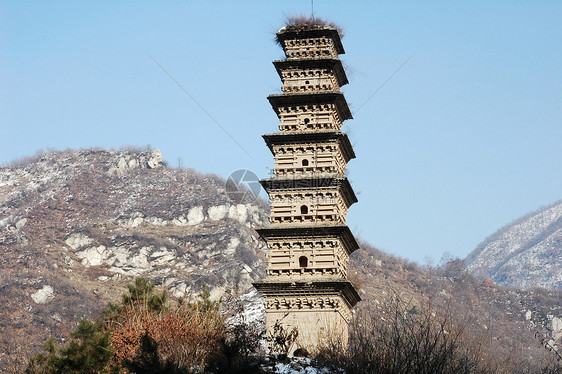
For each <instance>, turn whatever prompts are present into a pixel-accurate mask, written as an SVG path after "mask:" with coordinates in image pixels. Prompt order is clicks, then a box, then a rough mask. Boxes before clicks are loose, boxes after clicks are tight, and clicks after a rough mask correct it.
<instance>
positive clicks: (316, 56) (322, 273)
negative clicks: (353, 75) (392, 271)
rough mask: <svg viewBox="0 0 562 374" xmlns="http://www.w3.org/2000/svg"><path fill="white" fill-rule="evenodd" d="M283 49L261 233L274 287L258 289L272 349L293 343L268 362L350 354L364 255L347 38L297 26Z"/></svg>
mask: <svg viewBox="0 0 562 374" xmlns="http://www.w3.org/2000/svg"><path fill="white" fill-rule="evenodd" d="M313 20H314V19H313ZM277 41H278V42H279V44H280V45H281V47H282V48H283V51H284V53H285V56H286V58H285V59H284V60H280V61H274V62H273V65H274V66H275V69H276V70H277V73H278V74H279V77H280V78H281V80H282V82H283V86H282V93H281V94H273V95H270V96H269V97H268V100H269V102H270V104H271V106H272V107H273V110H274V111H275V113H276V114H277V116H278V117H279V121H280V123H279V132H276V133H273V134H267V135H263V138H264V139H265V142H266V143H267V146H268V147H269V149H270V150H271V153H272V154H273V156H274V159H275V166H274V168H273V177H272V178H269V179H263V180H261V181H260V183H261V184H262V186H263V187H264V189H265V190H266V191H267V193H268V195H269V198H270V201H271V212H270V217H269V225H267V226H265V227H261V228H259V229H257V232H258V233H259V235H260V236H261V238H262V239H263V240H264V241H265V242H266V243H267V248H268V254H269V256H268V257H269V258H268V265H267V276H266V278H265V279H263V280H261V281H259V282H256V283H254V286H255V287H256V289H257V290H258V291H259V292H260V294H261V295H262V296H263V297H264V299H265V310H266V334H267V337H268V341H269V342H271V341H275V340H276V335H279V334H281V335H283V334H284V336H281V337H280V338H282V339H285V338H287V339H286V340H289V341H288V342H285V343H286V344H288V345H287V346H286V347H285V349H286V352H275V347H274V345H271V344H270V345H269V346H268V350H269V352H270V353H286V354H288V355H290V356H292V355H295V354H297V355H298V354H302V353H312V352H314V350H315V348H317V347H318V344H319V342H322V341H325V339H334V338H335V339H337V340H338V341H339V342H340V343H341V344H342V345H343V346H345V345H347V333H348V324H349V322H350V319H351V310H352V308H353V306H354V305H355V304H357V302H359V301H360V297H359V295H358V294H357V291H356V290H355V288H354V287H353V285H352V284H351V282H349V280H348V279H347V266H348V261H349V255H350V254H351V253H352V252H353V251H355V250H356V249H358V247H359V246H358V244H357V241H356V240H355V238H354V236H353V234H352V233H351V231H350V229H349V228H348V226H347V225H346V221H345V218H346V214H347V211H348V209H349V207H350V206H351V204H353V203H355V202H357V198H356V196H355V193H354V192H353V189H352V188H351V185H350V183H349V181H348V180H347V178H346V176H345V171H346V166H347V162H348V161H349V160H351V159H353V158H355V154H354V152H353V149H352V146H351V143H350V141H349V138H348V137H347V135H346V134H345V133H343V132H342V131H341V127H342V124H343V122H344V121H345V120H347V119H351V118H352V115H351V112H350V110H349V107H348V105H347V102H346V100H345V97H344V95H343V93H342V92H341V91H340V88H341V87H342V86H343V85H345V84H347V83H348V81H347V77H346V74H345V71H344V68H343V66H342V62H341V61H340V60H339V59H338V55H340V54H343V53H345V51H344V49H343V46H342V43H341V39H340V33H339V31H338V29H337V28H336V27H333V26H330V25H326V24H324V23H320V24H318V23H316V24H313V23H311V24H308V25H304V27H302V26H301V27H296V26H295V25H288V26H286V27H284V28H282V29H281V30H279V32H278V33H277ZM288 336H289V337H288ZM277 343H279V342H277ZM285 343H283V342H282V344H285Z"/></svg>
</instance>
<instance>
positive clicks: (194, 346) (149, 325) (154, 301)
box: [26, 278, 259, 374]
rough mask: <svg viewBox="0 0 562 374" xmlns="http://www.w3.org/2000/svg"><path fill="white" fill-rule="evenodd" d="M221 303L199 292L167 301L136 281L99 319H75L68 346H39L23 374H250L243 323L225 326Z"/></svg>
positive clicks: (252, 366)
mask: <svg viewBox="0 0 562 374" xmlns="http://www.w3.org/2000/svg"><path fill="white" fill-rule="evenodd" d="M225 318H226V317H225V315H224V314H223V313H222V312H221V304H220V303H219V302H216V301H211V300H210V299H209V292H208V291H204V292H203V293H202V295H200V297H199V299H198V300H197V301H196V302H194V303H188V302H185V301H184V300H182V299H179V300H174V301H171V300H170V299H169V297H168V295H167V293H166V292H161V293H157V292H155V290H154V285H153V284H151V283H150V282H149V281H147V280H146V279H144V278H138V279H137V280H136V281H135V284H134V285H130V286H128V292H127V293H125V294H124V295H123V298H122V301H121V303H120V304H109V305H108V307H107V308H106V309H105V310H104V313H103V318H101V319H99V320H96V321H90V320H81V321H80V322H79V324H78V328H77V329H76V331H74V332H73V333H71V334H70V336H69V339H68V342H67V343H66V344H63V345H62V346H57V344H56V343H55V342H54V340H53V339H49V340H48V341H47V342H46V343H45V344H44V350H45V353H39V354H37V355H36V356H34V357H32V358H31V359H30V361H29V364H28V366H27V369H26V373H28V374H55V373H138V374H140V373H170V374H172V373H173V374H184V373H185V374H187V373H203V372H204V373H226V372H228V373H237V372H238V373H252V372H256V370H258V369H259V361H258V356H254V355H250V352H249V349H252V350H254V349H256V348H257V345H256V344H255V342H256V341H257V340H259V339H255V337H253V339H249V337H248V336H246V335H245V334H244V333H245V332H246V331H249V330H251V328H250V327H249V326H246V325H245V324H244V323H243V321H237V323H236V324H235V325H232V326H229V324H228V323H226V320H225Z"/></svg>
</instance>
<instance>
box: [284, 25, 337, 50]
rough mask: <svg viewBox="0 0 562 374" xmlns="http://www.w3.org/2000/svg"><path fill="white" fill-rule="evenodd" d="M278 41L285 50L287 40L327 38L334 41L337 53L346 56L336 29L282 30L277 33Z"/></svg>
mask: <svg viewBox="0 0 562 374" xmlns="http://www.w3.org/2000/svg"><path fill="white" fill-rule="evenodd" d="M276 36H277V41H278V42H279V44H281V47H282V48H283V50H285V44H284V43H285V40H287V39H302V38H321V37H327V38H330V39H332V40H333V41H334V46H335V48H336V52H337V53H338V54H340V55H343V54H345V50H344V49H343V44H342V43H341V38H340V34H339V33H338V30H337V29H335V28H331V27H330V28H318V29H307V30H283V29H282V30H281V31H279V32H278V33H277V35H276Z"/></svg>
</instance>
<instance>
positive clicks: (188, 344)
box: [26, 278, 562, 374]
mask: <svg viewBox="0 0 562 374" xmlns="http://www.w3.org/2000/svg"><path fill="white" fill-rule="evenodd" d="M438 311H439V312H438ZM230 312H231V313H230V316H231V318H229V319H227V315H226V314H225V312H224V310H221V303H220V302H216V301H211V300H210V298H209V292H208V291H206V290H204V291H203V293H202V294H201V295H200V296H199V298H198V300H197V301H195V302H193V303H189V302H186V301H185V300H182V299H178V300H171V299H170V298H169V297H168V295H167V293H166V292H156V291H155V289H154V285H153V284H152V283H150V282H149V281H147V280H146V279H144V278H138V279H137V280H136V281H135V283H134V284H133V285H130V286H128V291H127V292H126V293H125V294H124V295H123V297H122V301H121V303H119V304H109V305H108V306H107V307H106V308H105V310H104V312H103V317H102V318H100V319H98V320H95V321H90V320H81V321H80V322H79V323H78V327H77V329H76V330H75V331H74V332H73V333H71V334H69V336H68V341H67V342H65V343H63V344H62V345H60V346H59V345H57V344H56V342H55V341H54V340H53V339H52V338H51V339H49V340H47V342H46V343H45V344H44V350H45V352H44V353H39V354H37V355H35V356H34V357H32V358H31V359H30V361H29V363H28V366H27V369H26V373H28V374H55V373H139V374H140V373H170V374H191V373H193V374H194V373H263V372H266V370H268V369H267V368H266V367H265V366H264V365H263V363H264V362H265V357H264V354H263V351H261V350H260V348H261V343H260V342H261V341H262V340H263V338H264V336H263V333H262V332H260V331H258V330H257V329H256V328H255V326H251V325H249V324H248V323H245V320H244V314H243V310H242V308H241V306H240V305H239V306H238V308H237V309H235V310H233V311H232V310H231V311H230ZM233 313H234V317H233ZM227 320H229V321H233V322H230V323H229V322H227ZM468 326H469V323H468V321H462V320H458V319H455V318H454V314H453V313H452V312H451V309H450V308H449V306H448V305H436V304H435V305H434V304H432V302H431V300H429V299H428V301H427V302H426V303H421V304H420V303H413V302H412V301H411V300H410V301H406V300H402V299H400V297H399V296H398V295H393V297H391V298H389V299H388V300H387V301H386V302H379V303H369V305H367V306H364V307H363V308H362V309H361V310H360V312H359V313H357V314H356V316H355V318H354V320H353V323H352V325H351V332H350V342H349V346H348V347H345V348H344V347H342V345H341V342H340V341H338V340H337V339H330V338H328V339H326V340H325V341H324V342H322V344H321V348H320V349H319V351H318V352H316V353H315V356H316V357H315V361H312V362H311V364H312V365H320V366H322V367H324V368H325V369H328V370H330V371H331V372H345V373H348V374H355V373H358V374H359V373H380V374H386V373H388V374H391V373H417V374H419V373H428V374H430V373H432V374H439V373H444V374H445V373H459V374H465V373H466V374H469V373H481V374H504V373H518V374H532V373H542V374H551V373H552V374H554V373H562V366H561V363H560V356H559V355H558V354H557V353H556V352H553V354H552V355H550V356H549V357H547V358H548V359H546V360H545V359H542V360H539V359H537V361H536V362H532V363H529V362H521V361H518V360H517V357H502V356H498V355H495V354H494V353H493V352H492V351H491V350H489V349H487V348H486V344H483V342H482V341H481V340H479V339H478V338H477V337H476V336H475V335H474V334H472V333H471V332H470V331H469V329H468V328H467V327H468ZM267 338H268V339H266V340H267V341H270V340H271V339H269V338H274V337H267ZM282 356H283V355H279V356H277V357H275V358H274V359H275V360H280V361H283V360H286V358H285V357H282ZM270 369H271V368H270Z"/></svg>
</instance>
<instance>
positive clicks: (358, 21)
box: [0, 0, 562, 263]
mask: <svg viewBox="0 0 562 374" xmlns="http://www.w3.org/2000/svg"><path fill="white" fill-rule="evenodd" d="M310 12H311V2H310V1H309V0H302V1H301V0H299V1H296V0H292V1H269V0H266V1H237V2H234V1H159V2H156V1H154V2H148V1H120V2H115V1H79V2H77V1H56V2H55V1H0V164H5V163H7V162H9V161H11V160H13V159H16V158H20V157H23V156H26V155H32V154H33V153H35V151H36V150H38V149H44V150H48V149H67V148H73V149H77V148H82V147H92V146H96V147H104V148H119V147H121V146H122V145H140V146H144V145H148V144H150V145H151V146H152V147H153V148H155V149H159V150H161V151H162V153H163V156H164V158H165V159H166V160H168V161H169V163H170V165H171V166H177V165H178V163H179V160H181V163H182V165H183V166H184V167H192V168H195V169H197V170H200V171H202V172H205V173H215V174H218V175H220V176H223V177H227V176H228V175H229V174H230V173H231V172H233V171H235V170H237V169H242V168H246V169H250V170H252V171H254V172H255V173H256V174H258V175H259V176H260V177H267V176H268V170H269V168H270V167H271V166H272V164H273V158H272V156H271V155H270V153H269V151H268V149H267V147H266V146H265V144H264V142H263V141H262V139H261V134H264V133H271V132H274V131H276V129H277V127H276V126H277V124H278V121H277V117H276V116H275V114H274V112H273V110H272V109H271V107H270V105H269V103H268V102H267V100H266V97H267V95H268V94H271V93H278V92H280V86H281V82H280V80H279V77H278V76H277V74H276V72H275V69H274V67H273V65H272V64H271V61H272V60H276V59H281V58H283V53H282V50H281V49H280V48H279V47H278V46H277V45H276V44H275V43H274V41H273V38H274V34H275V31H276V30H277V29H279V27H281V26H282V24H283V19H284V16H286V15H297V14H310ZM314 12H315V15H316V16H319V17H324V18H326V19H329V20H331V21H334V22H336V23H338V24H340V25H341V26H342V27H343V28H344V29H345V32H346V35H345V37H344V39H343V43H344V47H345V49H346V52H347V53H346V54H345V55H342V56H341V58H342V60H344V62H345V65H346V67H347V72H348V76H349V78H350V84H349V85H348V86H346V87H344V93H345V94H346V98H347V100H348V102H349V104H350V107H351V109H352V111H353V112H354V118H355V119H353V120H351V121H348V123H347V124H346V125H345V130H346V131H347V132H348V133H349V134H350V137H351V140H352V143H353V144H354V147H355V151H356V154H357V159H355V160H353V161H351V162H350V164H349V178H350V180H351V182H352V185H353V186H354V188H355V190H356V192H357V193H358V198H359V203H358V204H356V205H355V206H353V207H352V208H351V210H350V213H349V215H348V224H349V225H350V227H351V228H352V230H353V231H354V233H355V234H356V236H358V237H360V238H363V239H365V240H367V241H369V242H370V243H372V244H373V245H375V246H377V247H379V248H381V249H383V250H385V251H387V252H389V253H391V254H394V255H398V256H402V257H405V258H408V259H411V260H415V261H417V262H420V263H423V262H424V261H425V260H426V258H432V259H433V260H434V261H435V262H438V261H439V259H440V258H441V256H442V254H443V253H445V252H449V253H451V254H453V255H455V256H459V257H464V256H466V254H468V252H470V251H471V250H472V249H474V247H475V246H476V245H477V244H478V243H479V242H480V241H482V240H483V239H484V238H485V237H486V236H487V235H489V234H491V233H493V232H494V231H495V230H496V229H498V228H499V227H501V226H503V225H505V224H507V223H508V222H510V221H511V220H513V219H515V218H517V217H519V216H521V215H523V214H525V213H527V212H529V211H531V210H534V209H536V208H538V207H539V206H541V205H546V204H550V203H552V202H554V201H556V200H559V199H561V198H562V173H561V166H560V165H561V161H562V69H561V66H562V27H561V26H560V20H561V19H562V3H560V2H555V1H512V2H504V1H471V2H460V1H458V2H457V1H441V2H437V1H435V2H434V1H428V2H419V1H405V2H390V1H388V2H387V1H349V2H343V1H322V0H316V1H315V2H314ZM151 56H152V57H151ZM152 58H154V59H155V60H156V61H158V63H159V64H160V65H161V66H163V67H164V68H165V69H166V70H167V71H168V72H169V73H170V74H171V75H172V76H173V77H174V79H176V80H177V82H179V83H180V84H181V86H182V87H183V88H184V89H185V90H186V91H187V92H188V93H189V95H191V96H192V97H193V98H194V99H195V100H196V102H197V103H198V104H197V103H196V102H195V101H194V100H192V98H190V96H189V95H188V94H186V93H185V92H184V91H182V89H180V88H179V87H178V85H177V84H176V83H175V82H174V81H173V80H172V79H171V78H170V77H169V76H168V75H166V73H164V72H163V71H162V69H161V68H160V67H159V66H158V65H157V64H156V63H155V61H154V60H153V59H152ZM408 58H410V59H409V60H408ZM406 60H408V62H407V63H406V64H405V65H404V66H403V67H402V68H401V69H399V71H398V72H397V73H396V74H395V75H394V76H393V77H392V78H391V79H390V80H388V82H387V83H386V84H385V85H384V87H382V88H381V89H380V90H379V91H377V89H378V88H379V87H380V86H381V84H383V82H385V81H386V80H387V79H388V78H389V77H390V76H391V75H392V74H393V73H395V72H396V70H397V69H398V68H399V67H400V66H401V65H402V64H403V63H404V62H405V61H406ZM376 91H377V92H376ZM374 92H376V94H375V95H374V96H372V98H371V99H370V100H368V101H367V99H368V98H369V97H370V96H371V95H372V94H373V93H374ZM366 101H367V102H366ZM365 102H366V103H365ZM199 105H200V106H201V107H203V108H204V109H205V111H206V112H208V113H209V114H210V115H211V116H212V117H213V118H214V120H213V119H211V118H210V117H209V116H208V115H207V114H206V113H205V111H204V110H202V109H201V107H200V106H199ZM215 120H216V122H217V123H218V125H217V123H216V122H214V121H215ZM219 125H220V126H219ZM221 127H222V128H224V130H225V131H226V132H227V133H228V134H230V135H231V136H232V137H233V138H234V139H235V140H236V142H238V143H239V145H240V146H241V147H240V146H238V145H237V144H236V142H234V141H233V140H232V139H231V138H230V137H229V136H228V135H227V134H226V133H225V131H223V129H222V128H221ZM242 148H243V150H242ZM262 196H265V193H264V192H262Z"/></svg>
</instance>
